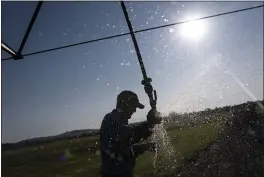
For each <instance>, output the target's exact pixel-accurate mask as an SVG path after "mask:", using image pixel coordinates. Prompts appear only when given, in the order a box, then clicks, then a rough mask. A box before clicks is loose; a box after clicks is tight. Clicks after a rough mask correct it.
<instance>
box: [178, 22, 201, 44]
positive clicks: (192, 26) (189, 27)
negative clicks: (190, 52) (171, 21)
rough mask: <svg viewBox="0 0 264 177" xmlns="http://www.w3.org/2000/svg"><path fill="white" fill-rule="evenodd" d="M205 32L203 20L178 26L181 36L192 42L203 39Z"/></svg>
mask: <svg viewBox="0 0 264 177" xmlns="http://www.w3.org/2000/svg"><path fill="white" fill-rule="evenodd" d="M192 19H193V18H192ZM205 32H206V25H205V23H204V21H203V20H197V21H191V22H187V23H183V24H181V25H180V33H181V36H183V37H184V38H187V39H190V40H192V41H200V40H201V39H202V38H203V37H204V35H205Z"/></svg>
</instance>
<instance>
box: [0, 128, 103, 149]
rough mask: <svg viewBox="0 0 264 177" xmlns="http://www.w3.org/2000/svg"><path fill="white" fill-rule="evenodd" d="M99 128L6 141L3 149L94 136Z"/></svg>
mask: <svg viewBox="0 0 264 177" xmlns="http://www.w3.org/2000/svg"><path fill="white" fill-rule="evenodd" d="M99 131H100V130H99V129H82V130H73V131H69V132H65V133H62V134H59V135H55V136H47V137H38V138H31V139H27V140H23V141H20V142H17V143H4V144H2V150H12V149H18V148H22V147H30V146H35V145H42V144H45V143H50V142H53V141H56V140H63V139H73V138H80V137H85V136H87V137H88V136H94V135H98V134H99Z"/></svg>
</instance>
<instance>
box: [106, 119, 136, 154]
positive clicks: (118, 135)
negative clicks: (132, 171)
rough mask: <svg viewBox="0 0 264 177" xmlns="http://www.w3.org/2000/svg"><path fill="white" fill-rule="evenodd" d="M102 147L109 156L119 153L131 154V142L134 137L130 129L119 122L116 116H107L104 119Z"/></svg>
mask: <svg viewBox="0 0 264 177" xmlns="http://www.w3.org/2000/svg"><path fill="white" fill-rule="evenodd" d="M105 130H106V131H104V136H105V137H107V138H105V141H104V145H105V147H104V149H105V150H106V152H107V153H108V154H109V155H111V156H116V155H121V156H122V157H125V156H131V155H133V150H132V144H133V142H134V141H133V140H134V139H135V138H134V134H133V132H131V129H130V128H129V127H128V126H126V125H124V124H122V123H120V121H118V120H117V119H116V118H112V117H108V118H107V121H105Z"/></svg>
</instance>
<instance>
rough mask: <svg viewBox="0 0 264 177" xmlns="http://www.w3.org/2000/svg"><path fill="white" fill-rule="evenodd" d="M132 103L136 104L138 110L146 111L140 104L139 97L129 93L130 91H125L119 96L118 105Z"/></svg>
mask: <svg viewBox="0 0 264 177" xmlns="http://www.w3.org/2000/svg"><path fill="white" fill-rule="evenodd" d="M127 102H130V103H132V104H135V105H136V106H137V108H139V109H144V107H145V106H144V105H143V104H141V103H140V102H139V99H138V96H137V94H136V93H134V92H132V91H129V90H124V91H122V92H121V93H119V95H118V96H117V103H118V104H124V103H127Z"/></svg>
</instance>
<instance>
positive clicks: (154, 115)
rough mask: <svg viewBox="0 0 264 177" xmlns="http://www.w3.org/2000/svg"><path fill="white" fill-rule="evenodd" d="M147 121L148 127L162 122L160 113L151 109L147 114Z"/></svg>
mask: <svg viewBox="0 0 264 177" xmlns="http://www.w3.org/2000/svg"><path fill="white" fill-rule="evenodd" d="M147 121H148V123H149V124H150V125H155V124H160V123H161V122H162V117H161V114H160V112H158V111H157V110H156V109H151V110H150V111H149V112H148V115H147Z"/></svg>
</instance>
